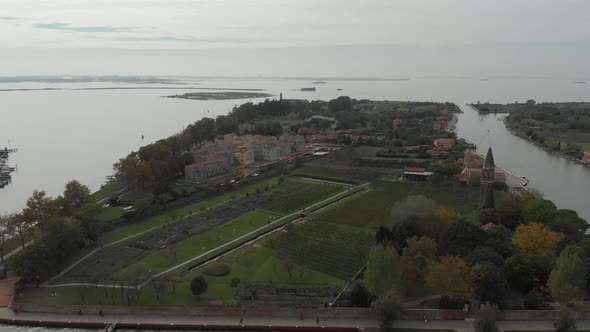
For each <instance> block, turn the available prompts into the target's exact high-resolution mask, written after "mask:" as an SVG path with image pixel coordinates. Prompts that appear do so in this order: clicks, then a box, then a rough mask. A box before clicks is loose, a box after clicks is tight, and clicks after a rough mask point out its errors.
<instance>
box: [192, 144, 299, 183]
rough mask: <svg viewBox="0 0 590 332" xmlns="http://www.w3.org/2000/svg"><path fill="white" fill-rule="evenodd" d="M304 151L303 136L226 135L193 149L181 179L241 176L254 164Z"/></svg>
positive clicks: (206, 179) (280, 158) (265, 162)
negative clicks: (191, 158) (190, 162)
mask: <svg viewBox="0 0 590 332" xmlns="http://www.w3.org/2000/svg"><path fill="white" fill-rule="evenodd" d="M304 148H305V139H304V138H303V136H298V135H295V136H283V137H280V138H278V139H277V138H276V137H274V136H262V135H242V136H240V135H236V134H227V135H224V136H223V137H220V138H218V139H216V140H215V142H209V143H206V144H204V145H203V146H201V147H200V148H199V149H196V150H193V151H192V155H193V160H194V163H193V164H191V165H187V166H185V172H184V174H185V180H186V181H189V182H192V183H202V182H205V181H208V180H210V179H211V178H215V177H219V176H224V175H232V174H236V173H238V174H239V173H243V172H244V169H245V168H250V169H254V170H255V169H256V167H255V166H256V164H257V163H260V164H266V165H268V164H269V163H273V162H277V161H280V160H283V159H285V158H289V157H290V156H292V155H296V154H297V153H299V152H301V151H302V150H303V149H304Z"/></svg>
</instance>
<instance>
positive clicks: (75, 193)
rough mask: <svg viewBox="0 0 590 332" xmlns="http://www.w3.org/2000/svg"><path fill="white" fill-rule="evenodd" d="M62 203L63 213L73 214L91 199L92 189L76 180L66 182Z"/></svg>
mask: <svg viewBox="0 0 590 332" xmlns="http://www.w3.org/2000/svg"><path fill="white" fill-rule="evenodd" d="M61 201H62V203H61V204H60V205H61V206H60V208H61V212H62V214H63V215H66V216H71V215H72V214H73V213H74V211H75V210H76V209H78V208H80V207H81V206H82V205H84V204H86V203H88V202H89V201H90V189H89V188H88V187H87V186H84V185H82V184H80V182H78V181H76V180H72V181H70V182H68V183H66V188H65V190H64V195H63V199H62V200H61Z"/></svg>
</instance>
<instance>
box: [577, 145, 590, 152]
mask: <svg viewBox="0 0 590 332" xmlns="http://www.w3.org/2000/svg"><path fill="white" fill-rule="evenodd" d="M578 144H580V146H582V151H588V150H590V143H578Z"/></svg>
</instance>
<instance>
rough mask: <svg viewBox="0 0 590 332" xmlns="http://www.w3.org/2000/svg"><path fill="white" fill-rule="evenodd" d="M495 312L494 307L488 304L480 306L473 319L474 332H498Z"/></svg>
mask: <svg viewBox="0 0 590 332" xmlns="http://www.w3.org/2000/svg"><path fill="white" fill-rule="evenodd" d="M496 311H497V308H496V306H494V305H492V304H490V303H489V302H488V303H485V304H482V305H481V307H480V309H479V312H478V313H477V316H476V318H475V332H499V331H500V329H499V328H498V325H497V324H496Z"/></svg>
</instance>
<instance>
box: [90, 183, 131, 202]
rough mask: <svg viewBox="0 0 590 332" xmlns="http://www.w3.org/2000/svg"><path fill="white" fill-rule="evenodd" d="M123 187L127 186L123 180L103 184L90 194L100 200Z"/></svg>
mask: <svg viewBox="0 0 590 332" xmlns="http://www.w3.org/2000/svg"><path fill="white" fill-rule="evenodd" d="M123 187H125V185H124V184H123V183H121V182H111V183H109V184H107V185H104V186H102V188H100V189H99V190H98V191H97V192H95V193H93V194H92V195H90V197H91V198H93V199H95V200H98V199H101V198H103V197H106V196H108V195H110V194H114V193H116V192H117V191H119V190H121V189H123Z"/></svg>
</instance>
